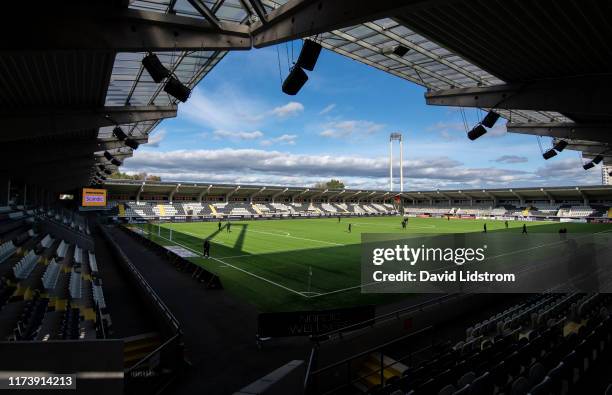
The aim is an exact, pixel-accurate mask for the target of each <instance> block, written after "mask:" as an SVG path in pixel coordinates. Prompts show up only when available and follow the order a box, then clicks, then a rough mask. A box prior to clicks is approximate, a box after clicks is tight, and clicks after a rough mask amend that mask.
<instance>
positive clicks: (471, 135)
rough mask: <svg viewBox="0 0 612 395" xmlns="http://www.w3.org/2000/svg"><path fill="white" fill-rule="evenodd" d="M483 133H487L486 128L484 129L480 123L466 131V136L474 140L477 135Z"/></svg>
mask: <svg viewBox="0 0 612 395" xmlns="http://www.w3.org/2000/svg"><path fill="white" fill-rule="evenodd" d="M485 133H487V129H485V128H484V126H482V125H478V126H476V127H475V128H474V129H472V130H470V131H469V132H468V138H469V139H470V140H476V139H477V138H478V137H480V136H483V135H484V134H485Z"/></svg>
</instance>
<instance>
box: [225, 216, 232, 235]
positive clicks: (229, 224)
mask: <svg viewBox="0 0 612 395" xmlns="http://www.w3.org/2000/svg"><path fill="white" fill-rule="evenodd" d="M231 227H232V223H231V222H229V219H228V220H227V227H226V228H227V233H230V232H231V231H232V230H231Z"/></svg>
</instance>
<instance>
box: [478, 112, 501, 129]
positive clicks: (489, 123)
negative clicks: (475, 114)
mask: <svg viewBox="0 0 612 395" xmlns="http://www.w3.org/2000/svg"><path fill="white" fill-rule="evenodd" d="M498 119H499V114H498V113H496V112H495V111H489V113H488V114H487V115H486V116H485V117H484V119H483V120H482V122H481V124H482V125H483V126H486V127H488V128H492V127H493V126H495V122H497V120H498Z"/></svg>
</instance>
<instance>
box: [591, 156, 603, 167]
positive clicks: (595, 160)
mask: <svg viewBox="0 0 612 395" xmlns="http://www.w3.org/2000/svg"><path fill="white" fill-rule="evenodd" d="M602 160H603V155H597V156H596V157H594V158H593V160H592V162H593V163H595V164H596V165H598V164H600V163H601V161H602Z"/></svg>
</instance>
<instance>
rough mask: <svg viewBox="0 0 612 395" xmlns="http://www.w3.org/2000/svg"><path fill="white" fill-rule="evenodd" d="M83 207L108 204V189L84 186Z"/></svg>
mask: <svg viewBox="0 0 612 395" xmlns="http://www.w3.org/2000/svg"><path fill="white" fill-rule="evenodd" d="M82 205H83V207H103V206H106V189H94V188H83V201H82Z"/></svg>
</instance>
